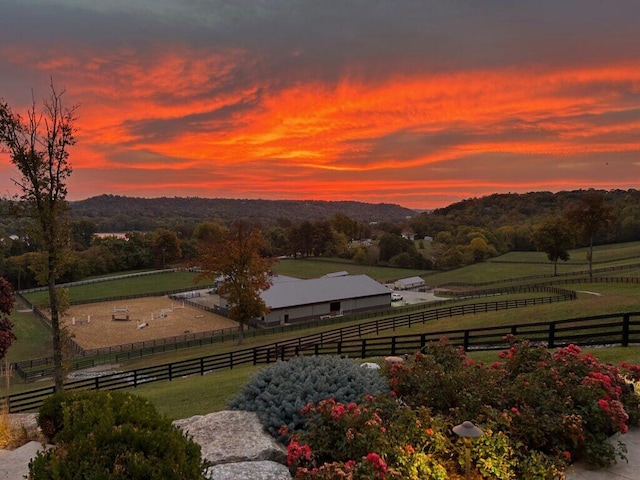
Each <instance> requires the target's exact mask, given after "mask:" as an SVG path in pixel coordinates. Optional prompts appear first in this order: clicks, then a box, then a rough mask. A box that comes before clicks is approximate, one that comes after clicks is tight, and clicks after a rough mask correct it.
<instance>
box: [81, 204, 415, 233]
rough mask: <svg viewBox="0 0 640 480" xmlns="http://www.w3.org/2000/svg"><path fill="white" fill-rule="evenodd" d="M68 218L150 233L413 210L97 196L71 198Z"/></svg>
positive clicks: (368, 218) (396, 215)
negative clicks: (179, 227)
mask: <svg viewBox="0 0 640 480" xmlns="http://www.w3.org/2000/svg"><path fill="white" fill-rule="evenodd" d="M70 205H71V217H72V218H73V219H77V220H81V219H88V220H90V221H92V222H93V223H94V224H95V225H96V227H97V229H98V231H100V232H125V231H131V230H137V231H151V230H154V229H156V228H158V227H170V226H175V225H181V224H196V223H200V222H203V221H214V222H218V223H221V224H229V223H231V222H233V221H234V220H237V219H240V218H243V219H250V220H254V221H258V222H260V223H261V224H263V225H265V226H268V225H273V224H275V223H277V221H278V220H279V219H288V220H290V221H293V222H300V221H303V220H311V221H315V220H326V219H328V218H330V217H331V216H333V215H335V214H336V213H341V214H343V215H346V216H347V217H349V218H352V219H354V220H357V221H359V222H367V223H368V222H398V221H402V220H404V219H406V218H407V217H410V216H414V215H415V214H416V212H415V211H414V210H411V209H408V208H405V207H401V206H400V205H392V204H387V203H379V204H372V203H364V202H351V201H333V202H330V201H321V200H260V199H258V200H249V199H246V200H242V199H225V198H199V197H186V198H185V197H171V198H169V197H162V198H135V197H123V196H118V195H100V196H97V197H92V198H88V199H86V200H81V201H76V202H71V203H70Z"/></svg>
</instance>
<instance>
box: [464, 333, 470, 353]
mask: <svg viewBox="0 0 640 480" xmlns="http://www.w3.org/2000/svg"><path fill="white" fill-rule="evenodd" d="M463 348H464V351H465V352H466V351H468V350H469V330H465V331H464V341H463Z"/></svg>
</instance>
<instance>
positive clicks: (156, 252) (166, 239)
mask: <svg viewBox="0 0 640 480" xmlns="http://www.w3.org/2000/svg"><path fill="white" fill-rule="evenodd" d="M151 248H152V250H153V258H154V260H155V264H156V266H157V267H161V268H166V267H167V264H169V263H172V262H175V261H177V260H180V258H181V257H182V250H181V249H180V239H179V238H178V236H177V235H176V233H175V232H172V231H171V230H167V229H166V228H158V229H156V230H155V231H154V232H153V235H152V236H151Z"/></svg>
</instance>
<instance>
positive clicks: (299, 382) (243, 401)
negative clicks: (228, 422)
mask: <svg viewBox="0 0 640 480" xmlns="http://www.w3.org/2000/svg"><path fill="white" fill-rule="evenodd" d="M385 391H388V387H387V385H386V381H385V380H384V378H382V377H381V376H380V375H379V373H378V372H377V371H375V370H371V369H368V368H362V367H360V366H358V365H357V364H356V363H354V362H353V361H352V360H349V359H344V358H340V357H336V356H312V357H297V358H294V359H292V360H289V361H287V362H278V363H276V364H275V365H273V366H271V367H268V368H266V369H264V370H262V371H261V372H259V373H258V374H256V375H255V376H254V377H253V378H252V379H251V380H250V381H249V382H247V384H245V386H244V387H243V389H242V391H241V392H240V393H239V394H238V395H236V396H235V397H234V398H233V399H232V400H231V401H230V403H229V408H230V409H232V410H247V411H251V412H256V413H257V414H258V416H259V417H260V420H261V421H262V423H263V425H264V426H265V428H266V429H267V430H268V431H269V433H271V434H272V435H273V436H274V437H276V438H279V439H281V440H282V439H283V435H281V434H280V433H279V431H280V428H281V427H283V426H286V427H287V428H288V429H289V430H300V429H303V428H304V424H305V419H304V416H303V415H302V414H301V413H300V410H301V409H302V408H304V407H305V406H306V405H307V404H308V403H315V402H319V401H320V400H324V399H327V398H333V399H334V400H335V401H337V402H347V403H349V402H353V401H356V400H358V399H360V398H362V397H363V396H364V395H366V394H372V395H374V394H377V393H380V392H385Z"/></svg>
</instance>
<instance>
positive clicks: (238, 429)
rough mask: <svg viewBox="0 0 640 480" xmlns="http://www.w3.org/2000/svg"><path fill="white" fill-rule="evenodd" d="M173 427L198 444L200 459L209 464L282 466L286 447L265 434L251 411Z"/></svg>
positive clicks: (204, 417) (227, 412) (218, 414)
mask: <svg viewBox="0 0 640 480" xmlns="http://www.w3.org/2000/svg"><path fill="white" fill-rule="evenodd" d="M173 424H174V425H176V426H177V427H179V428H180V429H181V430H182V431H183V432H185V433H186V434H187V435H188V436H190V437H191V438H193V440H194V441H195V442H196V443H198V444H199V445H200V447H201V449H202V458H203V459H204V460H207V461H208V462H210V463H211V464H212V465H220V464H226V463H239V462H259V461H262V460H270V461H272V462H276V463H281V464H283V465H284V464H286V460H287V450H286V448H285V447H284V446H283V445H281V444H280V443H278V442H276V440H275V439H274V438H273V437H272V436H271V435H269V434H268V433H267V432H265V430H264V427H263V426H262V424H261V423H260V420H259V419H258V415H257V414H256V413H254V412H245V411H233V410H225V411H222V412H215V413H210V414H208V415H196V416H195V417H190V418H185V419H183V420H176V421H175V422H173ZM216 478H217V477H216ZM238 478H239V477H238ZM269 478H274V477H269Z"/></svg>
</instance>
